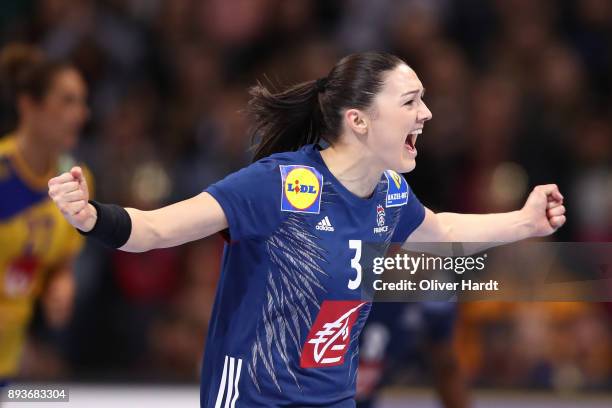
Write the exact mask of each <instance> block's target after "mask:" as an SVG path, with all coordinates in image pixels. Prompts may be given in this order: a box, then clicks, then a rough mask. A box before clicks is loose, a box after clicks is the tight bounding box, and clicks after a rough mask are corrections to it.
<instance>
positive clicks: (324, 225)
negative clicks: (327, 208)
mask: <svg viewBox="0 0 612 408" xmlns="http://www.w3.org/2000/svg"><path fill="white" fill-rule="evenodd" d="M315 228H316V229H318V230H319V231H329V232H334V227H332V225H331V222H329V218H328V217H327V215H326V216H325V218H323V219H322V220H321V221H319V223H318V224H317V226H316V227H315Z"/></svg>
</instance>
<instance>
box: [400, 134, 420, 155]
mask: <svg viewBox="0 0 612 408" xmlns="http://www.w3.org/2000/svg"><path fill="white" fill-rule="evenodd" d="M421 133H423V129H417V130H414V131H413V132H412V133H408V135H407V136H406V141H405V142H404V144H405V146H406V148H407V149H408V151H409V152H413V153H416V141H417V137H418V136H419V135H420V134H421Z"/></svg>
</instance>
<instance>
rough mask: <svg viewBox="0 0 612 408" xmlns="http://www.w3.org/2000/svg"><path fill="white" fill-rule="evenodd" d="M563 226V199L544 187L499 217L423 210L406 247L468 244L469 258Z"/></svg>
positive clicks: (555, 189) (551, 187)
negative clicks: (439, 243)
mask: <svg viewBox="0 0 612 408" xmlns="http://www.w3.org/2000/svg"><path fill="white" fill-rule="evenodd" d="M564 223H565V206H564V205H563V195H561V193H560V192H559V188H558V187H557V185H556V184H547V185H541V186H537V187H535V188H534V189H533V191H532V192H531V194H529V197H528V198H527V201H526V202H525V205H524V206H523V208H521V209H520V210H517V211H512V212H507V213H500V214H456V213H438V214H436V213H434V212H432V211H431V210H429V209H425V219H424V220H423V222H422V223H421V225H420V226H419V227H418V228H417V229H416V230H415V231H414V232H413V233H412V234H411V235H410V236H409V237H408V239H407V241H406V244H408V246H410V245H409V244H410V243H417V242H461V243H467V242H469V243H472V244H471V245H469V248H465V249H466V250H467V252H469V254H473V253H476V252H480V251H482V250H484V249H487V248H490V247H494V246H497V245H502V244H506V243H510V242H515V241H520V240H522V239H525V238H530V237H544V236H547V235H550V234H552V233H554V232H555V231H556V230H557V229H559V228H560V227H561V226H562V225H563V224H564ZM466 247H467V246H466ZM466 255H468V254H466Z"/></svg>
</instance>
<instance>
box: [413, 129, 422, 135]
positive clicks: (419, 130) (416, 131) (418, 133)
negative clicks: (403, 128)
mask: <svg viewBox="0 0 612 408" xmlns="http://www.w3.org/2000/svg"><path fill="white" fill-rule="evenodd" d="M421 133H423V129H417V130H415V131H414V132H412V133H411V135H420V134H421Z"/></svg>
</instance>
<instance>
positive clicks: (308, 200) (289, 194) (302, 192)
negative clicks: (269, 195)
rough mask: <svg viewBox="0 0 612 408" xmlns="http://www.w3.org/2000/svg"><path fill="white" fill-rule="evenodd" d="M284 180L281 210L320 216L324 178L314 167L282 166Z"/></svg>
mask: <svg viewBox="0 0 612 408" xmlns="http://www.w3.org/2000/svg"><path fill="white" fill-rule="evenodd" d="M279 167H280V172H281V177H282V180H283V194H282V199H281V210H282V211H291V212H303V213H312V214H318V213H319V211H320V210H321V190H322V189H323V176H322V175H321V173H319V172H318V171H317V170H316V169H315V168H314V167H310V166H300V165H280V166H279Z"/></svg>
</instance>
